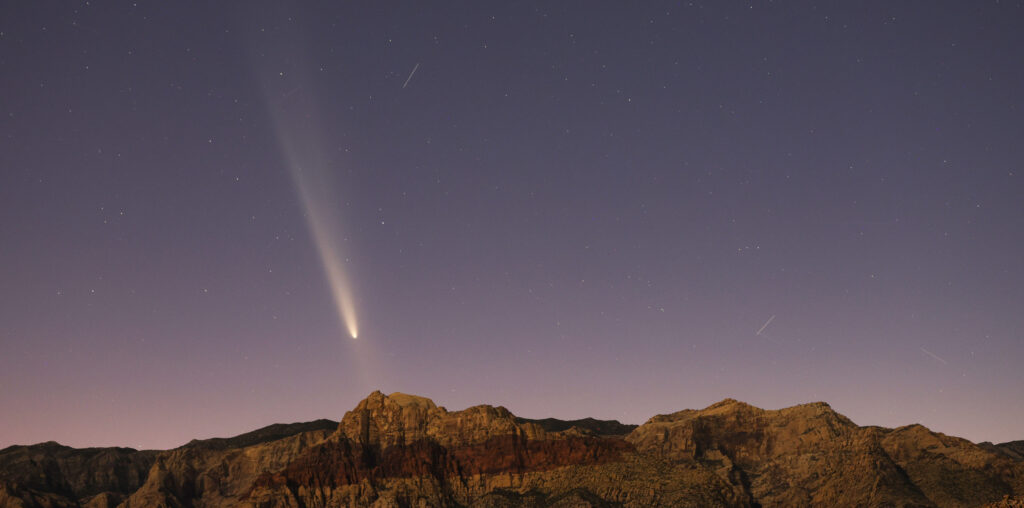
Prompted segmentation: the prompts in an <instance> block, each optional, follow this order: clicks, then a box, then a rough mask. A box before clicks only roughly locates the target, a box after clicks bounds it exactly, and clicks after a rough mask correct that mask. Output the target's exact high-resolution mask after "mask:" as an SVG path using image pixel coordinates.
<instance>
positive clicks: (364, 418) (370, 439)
mask: <svg viewBox="0 0 1024 508" xmlns="http://www.w3.org/2000/svg"><path fill="white" fill-rule="evenodd" d="M444 413H447V411H446V410H445V409H444V408H438V407H437V405H435V404H434V402H433V401H432V400H430V399H428V398H425V397H417V396H415V395H407V394H404V393H397V392H396V393H393V394H391V395H384V394H383V393H381V392H380V391H374V392H373V393H371V394H370V395H368V396H367V397H366V398H365V399H363V400H362V401H361V402H359V404H358V405H356V407H355V409H353V410H351V411H349V412H347V413H345V417H344V418H342V419H341V423H339V424H338V433H339V434H341V435H342V436H344V437H346V438H348V439H350V440H352V441H354V442H356V443H359V444H365V445H375V446H380V447H382V448H386V447H389V446H394V445H406V444H411V443H413V442H415V441H418V440H421V439H423V438H425V437H426V436H427V421H428V420H429V419H430V417H431V415H433V416H435V417H436V416H438V415H440V414H444Z"/></svg>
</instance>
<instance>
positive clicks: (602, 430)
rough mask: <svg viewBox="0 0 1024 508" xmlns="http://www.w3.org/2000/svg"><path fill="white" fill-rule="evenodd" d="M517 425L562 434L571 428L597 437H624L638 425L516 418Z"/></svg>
mask: <svg viewBox="0 0 1024 508" xmlns="http://www.w3.org/2000/svg"><path fill="white" fill-rule="evenodd" d="M516 421H517V422H519V423H535V424H537V425H540V427H541V428H542V429H544V430H545V431H547V432H562V431H563V430H569V429H571V428H573V427H576V428H577V429H580V430H581V431H584V432H587V433H590V434H597V435H599V436H625V435H626V434H629V433H630V432H633V429H636V428H637V427H638V425H626V424H624V423H619V422H618V421H617V420H595V419H593V418H583V419H582V420H556V419H555V418H544V419H542V420H531V419H529V418H516Z"/></svg>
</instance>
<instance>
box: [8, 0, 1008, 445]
mask: <svg viewBox="0 0 1024 508" xmlns="http://www.w3.org/2000/svg"><path fill="white" fill-rule="evenodd" d="M100 4H101V3H100V2H94V3H93V4H92V5H90V3H89V2H85V3H81V2H4V3H3V6H2V7H0V96H2V99H0V447H3V446H7V445H11V444H29V443H35V442H40V441H47V440H56V441H59V442H61V443H64V444H68V445H72V446H101V445H102V446H109V445H122V446H132V447H146V448H168V447H173V446H178V445H181V444H184V443H185V442H187V441H188V440H190V439H192V438H208V437H213V436H230V435H234V434H238V433H242V432H246V431H249V430H252V429H255V428H257V427H260V426H263V425H267V424H271V423H275V422H293V421H304V420H311V419H315V418H322V417H326V418H332V419H338V418H340V417H341V416H342V415H343V414H344V412H345V411H347V410H349V409H351V408H352V407H354V406H355V404H356V403H357V402H358V401H359V400H360V399H362V398H363V397H364V396H365V395H366V394H368V393H369V392H370V391H372V390H373V389H381V390H382V391H384V392H392V391H402V392H408V393H414V394H418V395H423V396H427V397H431V398H432V399H434V401H435V402H437V403H438V404H439V405H443V406H446V407H448V408H449V409H452V410H455V409H462V408H465V407H468V406H471V405H475V404H480V403H489V404H493V405H504V406H506V407H507V408H509V409H510V410H511V411H513V412H514V413H516V414H517V415H521V416H525V417H533V418H540V417H549V416H551V417H557V418H581V417H585V416H592V417H595V418H606V419H611V418H614V419H619V420H621V421H623V422H626V423H642V422H643V421H644V420H645V419H646V418H648V417H650V416H652V415H654V414H657V413H665V412H671V411H676V410H679V409H683V408H700V407H704V406H706V405H708V404H711V403H713V402H716V401H718V400H721V399H723V398H726V397H732V398H736V399H740V400H743V401H746V402H749V403H752V404H755V405H758V406H761V407H766V408H779V407H785V406H791V405H795V404H799V403H805V402H811V401H818V400H824V401H827V402H829V403H830V404H831V405H832V407H833V408H835V409H836V410H837V411H839V412H841V413H843V414H845V415H847V416H849V417H850V418H851V419H852V420H853V421H854V422H856V423H858V424H860V425H884V426H900V425H906V424H911V423H922V424H924V425H926V426H928V427H930V428H932V429H933V430H936V431H939V432H944V433H947V434H953V435H958V436H963V437H966V438H968V439H971V440H973V441H983V440H989V441H996V442H999V441H1008V440H1014V439H1024V395H1022V393H1024V368H1022V364H1024V267H1022V263H1021V260H1022V259H1024V182H1022V180H1024V168H1022V161H1024V116H1022V109H1024V104H1022V94H1024V49H1022V48H1024V6H1022V5H1021V3H1020V2H1005V1H1004V2H991V1H986V2H982V1H977V2H924V1H921V2H888V1H879V2H828V3H821V4H814V3H811V2H782V3H771V2H769V3H765V2H754V3H753V4H749V3H739V2H728V3H726V2H709V3H708V4H703V5H702V4H701V3H697V2H694V3H677V2H671V3H670V2H622V3H613V2H591V1H586V2H583V1H581V2H469V1H465V2H440V3H437V4H436V5H434V6H428V5H427V3H425V2H408V3H399V2H322V3H321V4H319V5H312V4H314V3H313V2H310V3H308V4H305V5H288V4H286V3H283V2H277V1H268V2H264V3H262V4H261V3H259V2H234V3H231V2H212V3H206V2H197V3H192V4H189V3H186V2H172V3H167V2H143V1H140V2H138V3H131V2H121V3H113V2H111V3H106V2H103V3H102V5H100ZM345 308H348V309H349V311H350V312H348V313H349V314H351V315H350V316H347V315H346V312H342V311H343V310H344V309H345ZM773 316H774V317H773ZM356 321H357V323H356ZM766 324H767V326H765V325H766ZM354 327H357V329H358V339H355V340H353V339H352V338H351V337H350V335H351V332H350V331H349V329H350V328H354Z"/></svg>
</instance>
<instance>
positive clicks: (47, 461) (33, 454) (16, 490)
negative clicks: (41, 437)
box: [0, 441, 159, 506]
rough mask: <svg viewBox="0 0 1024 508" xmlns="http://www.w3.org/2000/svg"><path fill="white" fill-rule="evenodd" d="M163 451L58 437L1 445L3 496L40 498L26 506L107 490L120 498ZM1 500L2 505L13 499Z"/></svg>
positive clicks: (66, 501)
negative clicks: (65, 441)
mask: <svg viewBox="0 0 1024 508" xmlns="http://www.w3.org/2000/svg"><path fill="white" fill-rule="evenodd" d="M158 453H159V452H158V451H155V450H143V451H139V450H135V449H132V448H71V447H69V446H64V445H61V444H58V443H55V442H53V441H49V442H46V443H39V444H35V445H30V446H10V447H7V448H4V449H3V450H0V483H2V484H0V500H3V499H4V498H8V499H20V498H21V497H27V498H29V499H38V501H34V502H31V503H28V504H27V505H26V506H49V505H53V506H64V505H73V504H72V503H74V502H77V500H79V499H83V498H88V497H91V496H96V495H98V494H101V493H104V492H107V493H110V494H111V495H112V496H113V497H114V498H118V499H119V498H120V497H123V496H126V495H128V494H131V493H132V492H134V491H135V490H136V489H138V488H139V486H140V485H142V482H143V480H145V478H146V474H147V472H148V471H149V468H150V466H152V464H153V461H154V460H155V457H156V455H157V454H158ZM4 503H5V502H4V501H0V506H17V505H16V504H14V505H12V504H10V503H13V501H7V502H6V503H7V504H4Z"/></svg>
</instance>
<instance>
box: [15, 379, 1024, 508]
mask: <svg viewBox="0 0 1024 508" xmlns="http://www.w3.org/2000/svg"><path fill="white" fill-rule="evenodd" d="M1015 443H1017V442H1015ZM1017 448H1018V447H1015V446H1014V443H1006V444H1004V445H991V444H989V443H983V444H982V445H975V444H973V443H971V442H969V441H966V440H963V439H960V438H955V437H951V436H946V435H943V434H939V433H935V432H932V431H930V430H928V429H926V428H924V427H922V426H920V425H911V426H906V427H900V428H897V429H885V428H880V427H860V426H857V425H856V424H854V423H853V422H852V421H850V420H849V419H848V418H846V417H845V416H843V415H841V414H839V413H837V412H835V411H834V410H832V408H831V407H829V406H828V405H827V404H825V403H820V402H819V403H812V404H804V405H799V406H794V407H790V408H785V409H779V410H764V409H760V408H757V407H754V406H751V405H749V404H745V403H742V402H738V401H735V400H732V399H726V400H723V401H722V402H719V403H717V404H713V405H711V406H709V407H707V408H704V409H701V410H693V409H688V410H683V411H678V412H676V413H671V414H666V415H658V416H654V417H652V418H651V419H650V420H648V421H647V422H646V423H645V424H643V425H640V426H626V425H622V424H620V423H618V422H607V421H598V420H592V419H585V420H575V421H560V420H554V419H544V420H530V419H525V418H518V417H516V416H515V415H513V414H512V413H510V412H509V411H508V410H507V409H505V408H503V407H492V406H487V405H481V406H474V407H471V408H467V409H464V410H461V411H448V410H447V409H445V408H443V407H438V406H437V405H435V404H434V403H433V401H431V400H430V399H426V398H423V397H418V396H414V395H406V394H401V393H394V394H391V395H384V394H383V393H380V392H374V393H372V394H370V395H369V396H368V397H367V398H366V399H365V400H363V401H361V402H360V403H359V404H358V405H357V406H356V407H355V408H354V409H353V410H351V411H349V412H348V413H346V414H345V415H344V417H343V418H342V419H341V421H340V422H338V423H337V424H335V422H331V421H329V420H319V421H316V422H309V423H303V424H290V425H274V426H270V427H266V428H263V429H259V430H257V431H253V432H250V433H247V434H243V435H241V436H236V437H234V438H227V439H212V440H204V441H193V442H191V443H189V444H187V445H185V446H182V447H180V448H177V449H174V450H168V451H163V452H137V451H134V450H128V449H103V450H107V451H105V452H102V453H100V452H96V451H86V450H73V449H70V448H67V447H60V446H59V445H56V444H52V443H44V444H42V445H35V446H34V447H11V448H9V449H6V450H3V451H0V508H2V507H14V506H18V507H33V506H40V507H49V506H55V507H56V506H60V507H63V506H89V507H93V508H101V507H114V506H121V507H124V508H135V507H143V506H146V507H149V506H157V507H187V506H191V507H234V506H239V507H242V506H244V507H260V508H271V507H327V506H366V507H369V506H374V507H388V506H395V507H397V506H445V507H486V508H490V507H516V506H524V507H570V506H571V507H587V506H591V507H598V506H622V507H633V506H635V507H640V506H740V507H743V506H826V505H827V506H905V507H912V506H922V507H926V506H941V507H947V506H948V507H954V506H955V507H960V506H986V505H989V504H990V503H1001V504H998V506H1014V505H1015V504H1014V503H1017V501H1014V500H1013V498H1012V497H1010V496H1017V497H1018V498H1019V497H1020V496H1021V495H1022V494H1024V462H1022V461H1021V460H1020V455H1016V454H1015V453H1016V450H1017ZM111 450H116V451H111ZM104 454H105V455H104ZM101 456H102V457H107V458H105V459H103V460H98V459H95V457H101ZM27 457H32V458H31V459H28V458H27ZM75 457H78V458H75ZM81 457H94V458H93V459H83V458H81ZM90 460H92V462H90ZM83 464H89V466H88V467H86V466H85V465H83ZM141 468H145V469H146V472H145V473H144V474H143V473H141V472H140V469H141ZM83 471H85V472H86V473H83ZM131 471H135V472H136V476H131V474H128V473H129V472H131ZM40 472H42V475H41V476H39V473H40ZM1004 498H1005V499H1004ZM991 506H996V504H992V505H991Z"/></svg>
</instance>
